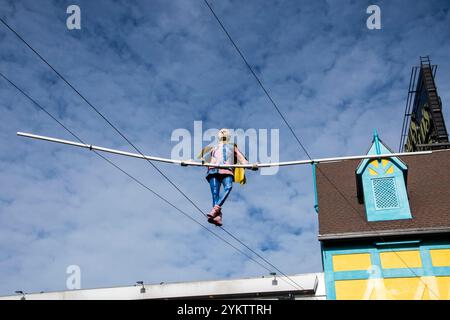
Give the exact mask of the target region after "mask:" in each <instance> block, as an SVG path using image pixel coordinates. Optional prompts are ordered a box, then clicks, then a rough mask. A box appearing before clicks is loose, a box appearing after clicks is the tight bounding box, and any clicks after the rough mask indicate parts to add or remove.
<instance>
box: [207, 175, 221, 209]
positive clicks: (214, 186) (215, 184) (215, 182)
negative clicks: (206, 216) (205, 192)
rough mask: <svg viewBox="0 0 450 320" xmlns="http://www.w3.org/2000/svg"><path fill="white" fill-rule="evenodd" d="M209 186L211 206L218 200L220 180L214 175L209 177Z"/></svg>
mask: <svg viewBox="0 0 450 320" xmlns="http://www.w3.org/2000/svg"><path fill="white" fill-rule="evenodd" d="M209 187H210V188H211V196H212V204H213V207H214V206H215V205H216V204H217V203H218V202H219V193H220V181H219V179H218V178H217V177H216V176H212V177H211V178H210V179H209Z"/></svg>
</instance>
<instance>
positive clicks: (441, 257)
mask: <svg viewBox="0 0 450 320" xmlns="http://www.w3.org/2000/svg"><path fill="white" fill-rule="evenodd" d="M430 255H431V262H432V264H433V266H435V267H450V249H436V250H430Z"/></svg>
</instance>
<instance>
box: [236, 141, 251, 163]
mask: <svg viewBox="0 0 450 320" xmlns="http://www.w3.org/2000/svg"><path fill="white" fill-rule="evenodd" d="M234 154H235V157H236V162H237V163H239V164H248V160H247V159H246V158H245V156H244V155H243V154H242V152H241V151H240V150H239V149H238V147H237V145H236V144H235V145H234Z"/></svg>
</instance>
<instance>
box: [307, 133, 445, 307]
mask: <svg viewBox="0 0 450 320" xmlns="http://www.w3.org/2000/svg"><path fill="white" fill-rule="evenodd" d="M388 153H392V151H391V150H390V149H389V148H388V146H386V145H385V144H384V143H383V142H382V141H381V140H380V139H379V137H378V135H377V134H376V133H375V135H374V138H373V141H372V145H371V146H370V149H369V151H368V154H388ZM316 166H317V168H316V170H315V180H316V186H317V190H316V191H317V211H318V217H319V241H320V242H321V248H322V259H323V268H324V274H325V285H326V294H327V299H450V150H448V149H447V150H439V151H433V153H431V154H427V155H414V156H408V157H404V159H400V158H397V157H390V158H383V159H365V160H363V161H359V160H358V161H357V160H352V161H341V162H330V163H321V164H318V165H316Z"/></svg>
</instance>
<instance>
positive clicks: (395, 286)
mask: <svg viewBox="0 0 450 320" xmlns="http://www.w3.org/2000/svg"><path fill="white" fill-rule="evenodd" d="M419 284H420V278H389V279H384V286H385V290H386V292H387V299H389V300H413V299H414V296H415V294H416V291H417V289H418V286H419ZM419 289H420V288H419Z"/></svg>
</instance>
